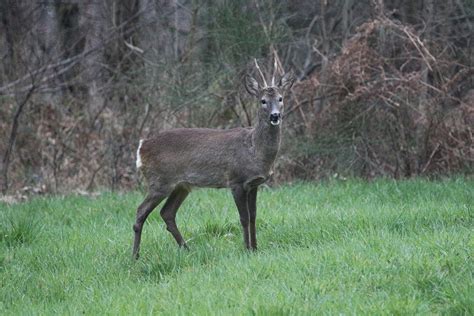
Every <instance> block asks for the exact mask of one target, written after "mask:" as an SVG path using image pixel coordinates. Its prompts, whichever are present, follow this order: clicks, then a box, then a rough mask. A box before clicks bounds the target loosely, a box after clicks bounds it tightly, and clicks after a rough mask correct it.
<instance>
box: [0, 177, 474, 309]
mask: <svg viewBox="0 0 474 316" xmlns="http://www.w3.org/2000/svg"><path fill="white" fill-rule="evenodd" d="M142 197H143V194H142V193H141V192H130V193H107V192H106V193H102V194H100V195H99V196H96V197H86V196H74V195H71V196H64V197H61V196H55V197H37V198H34V199H32V200H30V201H27V202H23V203H19V204H13V205H7V204H0V314H1V315H21V314H27V315H36V314H38V315H53V314H54V315H56V314H59V315H64V314H86V315H117V314H118V315H136V314H165V315H292V314H296V315H312V314H360V315H364V314H372V315H375V314H376V315H381V314H399V315H405V314H452V315H463V314H465V315H473V314H474V258H473V256H474V208H473V207H474V202H473V201H474V182H473V181H472V180H469V179H466V178H462V177H461V178H452V179H446V180H439V181H428V180H422V179H417V180H405V181H393V180H383V179H382V180H376V181H374V182H365V181H361V180H348V181H335V180H334V181H328V182H324V183H299V184H298V183H296V184H291V185H285V186H281V187H277V188H268V187H266V188H262V189H261V190H260V191H259V199H258V217H257V236H258V242H259V250H258V251H257V252H255V253H250V252H248V251H246V250H244V247H243V241H242V236H241V230H240V223H239V219H238V213H237V210H236V208H235V206H234V203H233V200H232V197H231V194H230V192H228V191H226V190H204V189H203V190H196V191H193V192H192V193H191V194H190V196H189V197H188V199H187V200H186V201H185V202H184V205H183V206H182V207H181V209H180V211H179V213H178V219H177V221H178V226H179V227H180V230H181V232H182V233H183V235H184V237H185V239H186V240H187V243H188V245H189V247H190V250H189V251H186V250H184V249H178V247H177V246H176V244H175V241H174V239H173V238H172V236H171V234H170V233H168V232H167V231H166V229H165V226H164V223H163V222H162V220H161V218H160V216H159V210H158V209H157V210H155V211H154V212H153V213H152V214H151V216H150V217H149V219H148V221H147V223H146V224H145V226H144V232H143V240H142V246H141V253H140V254H141V257H140V259H139V260H138V261H135V260H133V259H132V258H131V247H132V241H133V240H132V239H133V232H132V224H133V222H134V218H135V210H136V207H137V206H138V204H139V203H140V202H141V200H142Z"/></svg>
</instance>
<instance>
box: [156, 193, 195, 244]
mask: <svg viewBox="0 0 474 316" xmlns="http://www.w3.org/2000/svg"><path fill="white" fill-rule="evenodd" d="M188 194H189V191H188V190H187V189H186V188H183V187H177V188H175V189H174V191H173V192H172V193H171V195H170V196H169V197H168V199H167V200H166V203H165V205H164V206H163V208H162V209H161V211H160V215H161V218H163V220H164V221H165V223H166V229H167V230H168V231H169V232H170V233H171V234H172V235H173V237H174V239H175V240H176V242H177V243H178V245H179V246H180V247H184V248H185V249H188V246H187V245H186V242H185V241H184V238H183V236H181V233H180V232H179V230H178V226H177V225H176V213H177V212H178V209H179V207H180V206H181V204H182V203H183V201H184V199H186V197H187V196H188Z"/></svg>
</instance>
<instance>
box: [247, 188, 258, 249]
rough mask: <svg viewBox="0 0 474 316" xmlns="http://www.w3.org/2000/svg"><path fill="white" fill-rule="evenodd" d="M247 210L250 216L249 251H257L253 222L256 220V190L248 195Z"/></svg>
mask: <svg viewBox="0 0 474 316" xmlns="http://www.w3.org/2000/svg"><path fill="white" fill-rule="evenodd" d="M248 208H249V214H250V249H252V250H257V231H256V227H255V220H256V218H257V188H253V189H252V190H250V191H249V193H248Z"/></svg>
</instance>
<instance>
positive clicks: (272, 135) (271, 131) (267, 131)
mask: <svg viewBox="0 0 474 316" xmlns="http://www.w3.org/2000/svg"><path fill="white" fill-rule="evenodd" d="M280 141H281V123H280V125H278V126H273V125H271V124H270V121H269V119H268V115H266V114H264V113H262V112H261V111H259V112H258V122H257V125H256V126H255V128H254V131H253V134H252V143H253V146H254V149H255V156H256V158H257V159H258V160H259V161H260V162H261V163H262V167H264V168H265V169H266V170H270V168H271V166H272V165H273V162H274V161H275V158H276V155H277V153H278V150H279V149H280Z"/></svg>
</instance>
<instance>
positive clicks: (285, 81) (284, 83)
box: [278, 70, 296, 91]
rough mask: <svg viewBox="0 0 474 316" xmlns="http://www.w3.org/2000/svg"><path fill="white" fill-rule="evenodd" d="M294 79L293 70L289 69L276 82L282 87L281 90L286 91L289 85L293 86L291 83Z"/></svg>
mask: <svg viewBox="0 0 474 316" xmlns="http://www.w3.org/2000/svg"><path fill="white" fill-rule="evenodd" d="M295 80H296V76H295V73H294V72H293V70H290V71H289V72H287V73H286V74H285V75H284V76H283V77H282V78H281V79H280V82H279V83H278V88H280V89H282V90H283V91H288V90H289V89H290V88H291V86H293V83H295Z"/></svg>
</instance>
